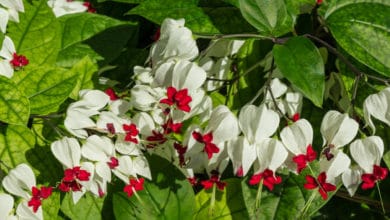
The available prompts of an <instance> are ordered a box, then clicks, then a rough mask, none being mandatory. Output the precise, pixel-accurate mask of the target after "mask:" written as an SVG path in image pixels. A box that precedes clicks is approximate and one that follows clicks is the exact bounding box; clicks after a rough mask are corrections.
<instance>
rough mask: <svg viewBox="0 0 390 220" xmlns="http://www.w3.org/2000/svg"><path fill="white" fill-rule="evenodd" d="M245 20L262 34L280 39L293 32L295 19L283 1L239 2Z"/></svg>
mask: <svg viewBox="0 0 390 220" xmlns="http://www.w3.org/2000/svg"><path fill="white" fill-rule="evenodd" d="M239 2H240V10H241V13H242V15H243V16H244V18H245V19H246V20H247V21H248V22H249V23H250V24H251V25H252V26H253V27H255V28H256V29H257V30H258V31H259V32H260V34H262V35H266V36H272V37H279V36H281V35H284V34H286V33H288V32H290V31H292V30H293V26H294V22H293V17H292V16H291V15H290V14H289V13H288V11H287V7H286V4H285V3H284V1H283V0H239Z"/></svg>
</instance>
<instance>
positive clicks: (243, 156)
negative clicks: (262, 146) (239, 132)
mask: <svg viewBox="0 0 390 220" xmlns="http://www.w3.org/2000/svg"><path fill="white" fill-rule="evenodd" d="M228 154H229V157H230V159H231V160H232V162H233V167H234V172H235V174H236V173H237V171H238V169H239V168H240V167H241V166H242V171H243V176H245V175H246V174H247V173H248V171H249V169H250V168H251V166H252V164H253V162H254V161H255V160H256V158H257V153H256V146H255V145H250V144H249V143H248V141H247V140H246V139H245V138H244V137H242V136H240V137H238V138H237V139H236V140H234V141H231V142H229V144H228Z"/></svg>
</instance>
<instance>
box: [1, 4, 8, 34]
mask: <svg viewBox="0 0 390 220" xmlns="http://www.w3.org/2000/svg"><path fill="white" fill-rule="evenodd" d="M8 19H9V15H8V12H7V11H6V10H5V9H3V8H0V31H1V32H3V33H5V31H6V30H7V24H8Z"/></svg>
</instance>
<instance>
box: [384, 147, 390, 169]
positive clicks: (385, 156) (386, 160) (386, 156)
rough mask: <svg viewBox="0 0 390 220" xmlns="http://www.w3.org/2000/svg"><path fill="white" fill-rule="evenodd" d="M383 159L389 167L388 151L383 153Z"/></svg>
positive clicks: (389, 156)
mask: <svg viewBox="0 0 390 220" xmlns="http://www.w3.org/2000/svg"><path fill="white" fill-rule="evenodd" d="M383 161H385V163H386V166H387V167H388V168H390V151H387V152H386V153H385V155H383Z"/></svg>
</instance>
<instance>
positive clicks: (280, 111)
mask: <svg viewBox="0 0 390 220" xmlns="http://www.w3.org/2000/svg"><path fill="white" fill-rule="evenodd" d="M274 63H275V60H274V58H272V60H271V70H270V72H269V75H268V79H267V82H266V87H267V90H268V92H269V94H270V95H271V99H272V102H273V103H274V106H275V108H276V111H277V112H278V113H279V114H280V115H281V116H282V117H283V118H284V119H285V120H286V121H287V122H289V121H290V119H289V118H288V117H286V115H285V114H284V113H283V112H282V110H281V109H280V108H279V106H278V104H277V103H276V99H275V96H274V94H273V92H272V90H271V80H272V74H273V71H274V68H273V66H274Z"/></svg>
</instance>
